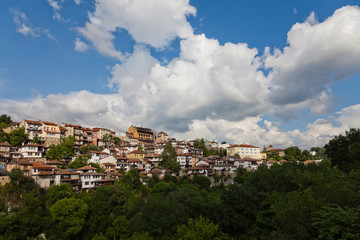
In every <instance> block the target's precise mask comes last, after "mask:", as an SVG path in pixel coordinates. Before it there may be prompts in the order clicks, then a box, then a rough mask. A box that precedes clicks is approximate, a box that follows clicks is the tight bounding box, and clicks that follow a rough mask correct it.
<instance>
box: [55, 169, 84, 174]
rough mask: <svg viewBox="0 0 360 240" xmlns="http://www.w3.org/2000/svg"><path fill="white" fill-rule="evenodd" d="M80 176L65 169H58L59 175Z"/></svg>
mask: <svg viewBox="0 0 360 240" xmlns="http://www.w3.org/2000/svg"><path fill="white" fill-rule="evenodd" d="M70 174H71V175H80V173H78V172H70V171H69V170H67V169H60V175H70Z"/></svg>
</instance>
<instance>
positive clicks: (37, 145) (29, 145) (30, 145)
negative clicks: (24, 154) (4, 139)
mask: <svg viewBox="0 0 360 240" xmlns="http://www.w3.org/2000/svg"><path fill="white" fill-rule="evenodd" d="M24 147H43V145H40V144H36V143H28V144H26V145H25V146H24Z"/></svg>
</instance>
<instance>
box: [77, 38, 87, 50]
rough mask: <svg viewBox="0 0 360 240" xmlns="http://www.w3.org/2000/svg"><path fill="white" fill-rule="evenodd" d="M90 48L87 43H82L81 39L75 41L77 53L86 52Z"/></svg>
mask: <svg viewBox="0 0 360 240" xmlns="http://www.w3.org/2000/svg"><path fill="white" fill-rule="evenodd" d="M88 48H89V47H88V45H87V44H86V43H84V42H83V41H81V40H80V39H79V38H76V40H75V50H76V51H79V52H85V51H86V50H88Z"/></svg>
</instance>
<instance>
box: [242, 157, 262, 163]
mask: <svg viewBox="0 0 360 240" xmlns="http://www.w3.org/2000/svg"><path fill="white" fill-rule="evenodd" d="M241 160H242V161H248V162H257V161H262V160H261V159H253V158H242V159H241Z"/></svg>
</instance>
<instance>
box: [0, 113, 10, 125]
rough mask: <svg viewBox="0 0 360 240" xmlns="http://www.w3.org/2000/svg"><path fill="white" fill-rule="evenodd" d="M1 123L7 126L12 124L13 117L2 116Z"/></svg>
mask: <svg viewBox="0 0 360 240" xmlns="http://www.w3.org/2000/svg"><path fill="white" fill-rule="evenodd" d="M0 123H6V124H11V123H12V121H11V117H10V116H8V115H6V114H2V115H1V116H0Z"/></svg>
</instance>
